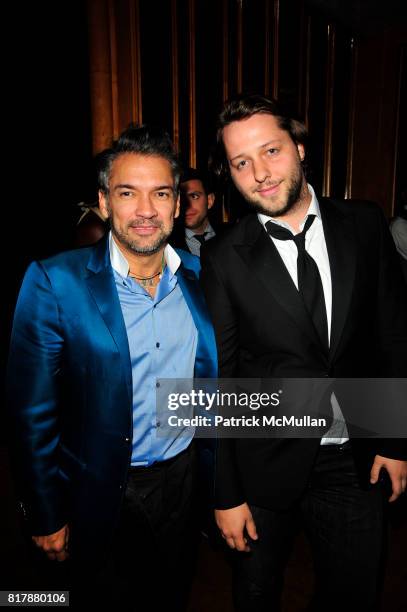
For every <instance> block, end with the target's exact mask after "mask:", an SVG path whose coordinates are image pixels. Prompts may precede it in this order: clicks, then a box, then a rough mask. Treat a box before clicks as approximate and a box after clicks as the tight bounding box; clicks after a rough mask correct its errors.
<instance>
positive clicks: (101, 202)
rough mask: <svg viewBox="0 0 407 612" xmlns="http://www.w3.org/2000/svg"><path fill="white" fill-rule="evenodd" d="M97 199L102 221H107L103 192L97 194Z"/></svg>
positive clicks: (106, 208)
mask: <svg viewBox="0 0 407 612" xmlns="http://www.w3.org/2000/svg"><path fill="white" fill-rule="evenodd" d="M98 198H99V210H100V212H101V213H102V216H103V218H104V219H108V218H109V207H108V204H107V198H106V195H105V194H104V193H103V191H100V189H99V192H98Z"/></svg>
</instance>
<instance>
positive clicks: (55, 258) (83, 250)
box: [38, 245, 98, 272]
mask: <svg viewBox="0 0 407 612" xmlns="http://www.w3.org/2000/svg"><path fill="white" fill-rule="evenodd" d="M97 246H98V245H93V246H90V247H80V248H77V249H72V250H69V251H63V252H62V253H57V254H56V255H52V256H51V257H47V258H46V259H41V260H40V261H39V262H38V263H39V265H40V266H41V267H42V268H43V269H45V270H47V271H49V272H54V271H63V270H64V269H65V270H69V269H70V270H73V269H80V268H85V267H86V265H87V263H88V261H89V258H90V256H91V254H92V252H93V251H94V250H95V249H96V248H97Z"/></svg>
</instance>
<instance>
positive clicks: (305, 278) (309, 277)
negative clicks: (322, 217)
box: [266, 215, 329, 349]
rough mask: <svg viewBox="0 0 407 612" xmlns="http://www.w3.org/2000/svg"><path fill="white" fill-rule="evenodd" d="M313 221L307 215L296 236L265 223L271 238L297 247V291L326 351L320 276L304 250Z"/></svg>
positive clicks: (277, 226) (325, 323) (271, 223)
mask: <svg viewBox="0 0 407 612" xmlns="http://www.w3.org/2000/svg"><path fill="white" fill-rule="evenodd" d="M314 219H315V215H308V217H307V220H306V222H305V225H304V229H303V230H302V232H300V233H299V234H297V235H296V236H294V234H292V233H291V232H290V231H289V230H288V229H285V228H284V227H281V226H280V225H277V224H276V223H273V222H272V221H268V222H267V223H266V229H267V232H268V233H269V234H270V236H272V237H273V238H277V240H294V242H295V244H296V245H297V249H298V257H297V273H298V291H299V292H300V294H301V296H302V299H303V301H304V304H305V307H306V309H307V310H308V313H309V314H310V316H311V318H312V321H313V323H314V326H315V329H316V330H317V333H318V336H319V337H320V339H321V341H322V343H323V345H324V347H325V348H326V349H328V346H329V343H328V323H327V319H326V307H325V300H324V290H323V288H322V281H321V276H320V274H319V270H318V266H317V264H316V263H315V261H314V260H313V259H312V257H311V255H309V254H308V253H307V251H306V250H305V234H306V233H307V231H308V230H309V228H310V227H311V225H312V223H313V221H314Z"/></svg>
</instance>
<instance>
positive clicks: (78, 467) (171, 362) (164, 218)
mask: <svg viewBox="0 0 407 612" xmlns="http://www.w3.org/2000/svg"><path fill="white" fill-rule="evenodd" d="M178 182H179V167H178V163H177V160H176V157H175V154H174V151H173V146H172V143H171V141H170V140H169V138H168V136H167V134H166V133H164V132H161V131H160V130H157V129H155V128H151V127H148V126H141V127H137V126H130V127H129V128H128V129H127V130H126V131H125V132H123V134H122V135H121V137H120V139H119V140H118V142H117V144H115V145H114V147H113V148H112V149H111V151H110V153H109V155H107V156H106V161H105V164H104V166H103V167H102V168H101V169H100V174H99V184H100V185H99V187H100V191H99V205H100V210H101V212H102V215H103V217H104V218H106V219H109V220H110V226H111V231H110V233H109V234H108V235H107V236H106V237H105V238H103V239H102V240H101V241H100V242H99V243H97V244H96V245H95V246H92V247H89V248H83V249H78V250H75V251H70V252H66V253H62V254H60V255H57V256H54V257H51V258H50V259H47V260H44V261H39V262H34V263H32V264H31V265H30V267H29V268H28V271H27V273H26V276H25V278H24V281H23V285H22V288H21V292H20V296H19V299H18V303H17V307H16V312H15V319H14V326H13V333H12V341H11V350H10V361H9V376H8V396H9V404H10V415H11V422H12V425H13V440H14V445H13V457H14V466H15V473H16V481H17V485H18V491H19V497H20V499H21V508H22V510H23V513H24V516H25V518H26V521H27V525H28V526H29V529H30V532H31V535H32V539H33V541H34V542H35V544H36V545H37V547H38V548H40V549H42V550H43V551H44V552H45V553H46V554H47V555H48V557H49V558H50V559H57V560H59V561H63V560H65V559H66V558H68V557H70V558H71V562H72V564H75V567H81V568H83V570H84V571H85V570H86V574H85V575H86V577H87V578H89V579H90V573H89V572H90V568H93V569H94V570H95V571H94V572H93V574H92V575H94V576H96V577H97V580H99V582H100V580H103V585H104V586H105V587H106V589H107V592H109V589H110V592H111V593H114V597H115V598H116V600H117V598H119V599H118V600H117V601H116V603H117V602H122V608H124V607H125V606H126V605H129V601H130V602H131V601H132V599H134V592H135V591H136V590H137V589H138V590H140V589H141V588H142V589H143V590H144V591H147V595H148V597H149V598H150V601H151V603H152V606H153V608H154V605H153V603H154V602H156V603H159V602H164V601H165V606H166V609H167V610H168V609H174V610H177V611H178V612H180V611H181V610H183V609H184V606H185V605H186V604H185V600H186V591H187V584H188V578H187V574H188V572H189V573H190V568H191V567H193V564H191V563H190V559H191V551H192V542H193V541H194V538H193V537H192V534H193V520H192V519H193V511H194V505H193V500H194V486H195V484H196V479H195V477H194V476H195V465H196V457H195V451H194V445H193V442H191V438H192V434H191V433H188V432H185V431H184V432H179V431H178V430H177V433H174V435H168V436H161V437H160V436H159V435H157V430H158V429H159V427H160V422H159V421H158V420H157V415H156V405H155V404H156V397H155V394H156V386H158V385H159V382H157V379H159V378H192V377H194V376H196V377H201V378H202V377H212V376H216V374H217V365H216V348H215V340H214V335H213V330H212V327H211V324H210V320H209V316H208V314H207V311H206V306H205V302H204V298H203V296H202V294H201V291H200V289H199V285H198V273H199V260H198V258H196V257H194V256H192V255H190V254H189V253H186V252H184V251H178V252H177V251H175V250H174V249H172V247H171V246H170V245H168V238H169V236H170V234H171V231H172V227H173V220H174V218H175V217H176V216H177V215H178V213H179V196H178ZM79 573H81V572H79ZM118 593H120V595H118ZM106 596H107V597H108V594H107V595H106Z"/></svg>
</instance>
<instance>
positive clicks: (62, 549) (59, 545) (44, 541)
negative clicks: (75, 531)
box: [32, 525, 69, 561]
mask: <svg viewBox="0 0 407 612" xmlns="http://www.w3.org/2000/svg"><path fill="white" fill-rule="evenodd" d="M32 539H33V541H34V542H35V545H36V546H38V548H41V549H42V550H43V551H44V552H45V553H46V554H47V556H48V559H51V560H52V561H55V559H56V560H57V561H65V559H67V558H68V557H69V554H68V540H69V527H68V525H64V527H62V529H60V530H59V531H56V532H55V533H51V534H50V535H46V536H32Z"/></svg>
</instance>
